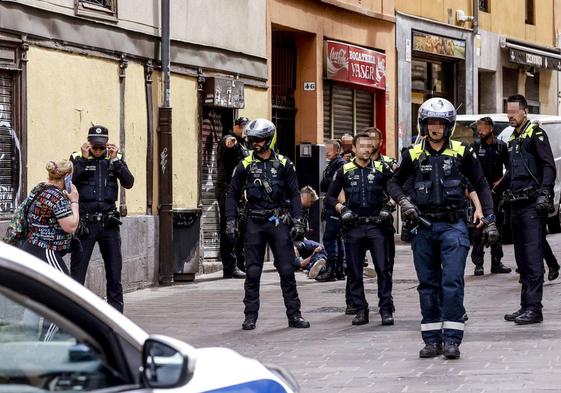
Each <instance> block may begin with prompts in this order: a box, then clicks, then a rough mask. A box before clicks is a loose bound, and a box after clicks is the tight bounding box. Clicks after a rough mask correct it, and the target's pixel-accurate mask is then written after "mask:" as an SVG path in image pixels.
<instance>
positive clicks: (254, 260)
mask: <svg viewBox="0 0 561 393" xmlns="http://www.w3.org/2000/svg"><path fill="white" fill-rule="evenodd" d="M244 190H245V193H246V198H247V205H246V206H247V223H246V228H245V241H244V249H245V255H246V279H245V286H244V288H245V297H244V304H245V311H244V313H245V316H246V321H248V320H249V321H252V322H255V321H256V320H257V316H258V313H259V283H260V279H261V273H262V269H263V261H264V257H265V248H266V246H267V244H269V246H270V247H271V250H272V252H273V256H274V261H275V267H276V269H277V271H278V273H279V276H280V282H281V290H282V295H283V298H284V304H285V306H286V315H287V317H288V318H289V323H290V321H291V320H294V319H296V318H301V313H300V299H299V298H298V291H297V289H296V279H295V276H294V269H293V267H292V263H293V261H294V257H295V254H294V247H293V243H292V240H291V237H290V228H289V226H288V225H287V224H285V223H284V222H283V220H282V219H281V216H282V215H283V213H284V211H283V205H285V201H286V200H289V201H290V204H289V206H290V214H291V216H292V218H293V219H294V220H300V219H301V218H302V203H301V200H300V191H299V188H298V180H297V178H296V171H295V169H294V165H293V164H292V162H291V161H290V160H288V159H287V158H286V157H284V156H282V155H280V154H278V153H275V152H274V151H271V156H270V158H269V159H267V160H265V159H262V158H261V157H260V156H259V155H257V154H256V153H255V152H251V153H250V155H249V156H247V157H246V158H244V159H243V160H242V162H240V164H238V166H237V167H236V169H235V170H234V174H233V176H232V181H231V182H230V188H229V190H228V193H227V195H226V218H227V220H228V221H229V222H231V221H235V220H236V219H237V218H238V214H239V212H238V201H239V200H240V198H241V196H242V192H243V191H244ZM308 326H309V324H308ZM302 327H307V326H302ZM251 328H255V327H254V326H252V327H251ZM244 329H245V327H244Z"/></svg>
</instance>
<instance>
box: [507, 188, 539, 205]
mask: <svg viewBox="0 0 561 393" xmlns="http://www.w3.org/2000/svg"><path fill="white" fill-rule="evenodd" d="M536 197H537V193H536V189H535V188H534V187H527V188H524V189H522V190H520V191H515V192H512V191H505V193H504V198H505V199H506V200H507V201H509V202H510V203H517V202H532V201H534V200H535V199H536Z"/></svg>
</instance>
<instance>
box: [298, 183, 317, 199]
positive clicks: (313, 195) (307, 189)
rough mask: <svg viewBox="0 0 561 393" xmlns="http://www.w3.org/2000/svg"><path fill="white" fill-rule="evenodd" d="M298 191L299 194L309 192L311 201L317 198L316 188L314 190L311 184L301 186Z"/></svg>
mask: <svg viewBox="0 0 561 393" xmlns="http://www.w3.org/2000/svg"><path fill="white" fill-rule="evenodd" d="M300 193H301V194H309V195H310V198H311V199H312V202H316V201H317V200H318V199H319V197H318V194H317V192H316V190H314V189H313V188H312V187H311V186H304V187H302V189H301V190H300Z"/></svg>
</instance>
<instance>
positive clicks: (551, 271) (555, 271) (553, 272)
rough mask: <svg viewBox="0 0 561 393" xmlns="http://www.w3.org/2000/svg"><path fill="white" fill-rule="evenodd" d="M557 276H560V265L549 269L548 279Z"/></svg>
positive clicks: (550, 279) (554, 278) (553, 278)
mask: <svg viewBox="0 0 561 393" xmlns="http://www.w3.org/2000/svg"><path fill="white" fill-rule="evenodd" d="M557 277H559V265H557V267H553V268H550V269H549V272H548V273H547V281H553V280H556V279H557Z"/></svg>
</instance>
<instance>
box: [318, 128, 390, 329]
mask: <svg viewBox="0 0 561 393" xmlns="http://www.w3.org/2000/svg"><path fill="white" fill-rule="evenodd" d="M353 150H354V153H355V158H354V159H353V160H352V161H351V162H349V163H347V164H345V165H344V166H343V167H342V168H340V169H339V170H338V171H337V172H336V174H335V178H334V179H333V182H332V183H331V185H330V186H329V190H328V191H327V197H326V199H327V203H328V204H329V205H330V206H331V207H334V208H335V210H336V211H337V212H339V214H340V215H341V223H342V224H343V226H344V227H345V250H346V258H347V265H348V272H349V277H348V278H347V280H348V282H350V295H351V300H352V304H353V305H354V306H355V307H356V309H357V313H356V316H355V317H354V319H353V321H352V324H353V325H363V324H366V323H368V322H369V310H368V302H367V301H366V297H365V295H364V282H363V278H362V274H363V262H364V257H365V255H366V251H367V250H369V251H370V253H371V255H372V260H373V262H374V266H375V268H376V273H377V277H378V299H379V302H378V308H379V310H380V315H381V317H382V325H393V323H394V320H393V311H394V305H393V298H392V280H391V275H390V274H389V266H388V263H387V262H388V261H387V256H386V251H387V250H386V236H385V235H384V233H383V232H382V226H383V225H384V220H385V219H387V217H385V218H384V217H383V215H381V214H380V212H381V210H382V207H383V205H384V190H385V187H386V183H387V181H388V179H389V178H390V177H391V172H390V171H389V170H387V168H386V167H385V166H384V165H382V163H381V162H379V161H372V160H371V159H370V155H371V154H372V140H371V139H370V135H369V134H368V133H366V132H360V133H358V134H356V135H355V137H354V138H353ZM341 190H344V191H345V203H344V204H343V203H340V202H339V201H338V196H339V193H340V192H341Z"/></svg>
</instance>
